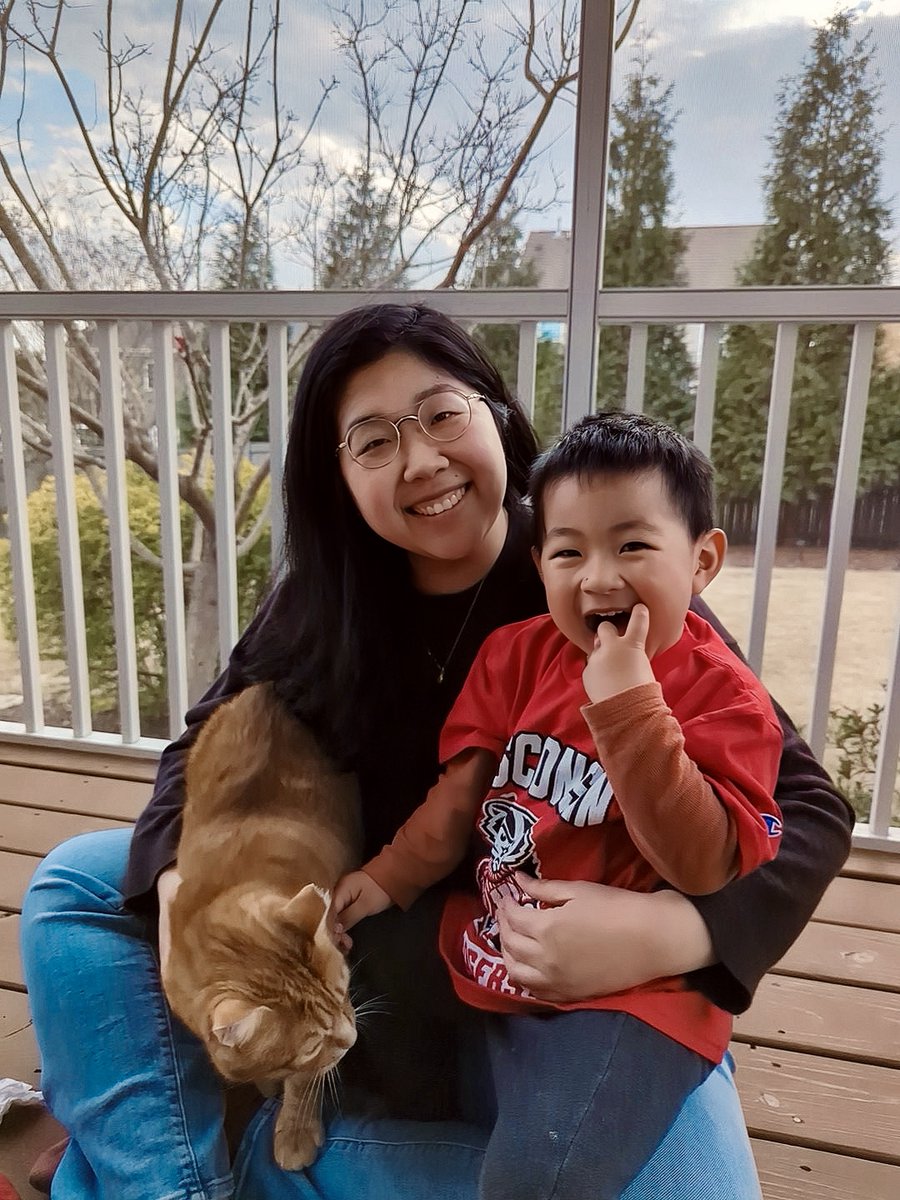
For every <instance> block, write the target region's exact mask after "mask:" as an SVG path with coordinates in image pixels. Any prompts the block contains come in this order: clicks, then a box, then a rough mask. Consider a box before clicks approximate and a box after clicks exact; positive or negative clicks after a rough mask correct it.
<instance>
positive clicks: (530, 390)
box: [516, 321, 538, 421]
mask: <svg viewBox="0 0 900 1200" xmlns="http://www.w3.org/2000/svg"><path fill="white" fill-rule="evenodd" d="M537 332H538V327H537V321H520V322H519V365H518V369H517V371H516V393H517V395H518V397H519V403H520V404H521V405H522V407H523V408H524V409H525V411H526V412H527V413H528V419H529V420H530V421H534V385H535V373H536V371H537Z"/></svg>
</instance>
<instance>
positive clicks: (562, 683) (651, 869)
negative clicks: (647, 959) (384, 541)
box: [364, 612, 782, 1060]
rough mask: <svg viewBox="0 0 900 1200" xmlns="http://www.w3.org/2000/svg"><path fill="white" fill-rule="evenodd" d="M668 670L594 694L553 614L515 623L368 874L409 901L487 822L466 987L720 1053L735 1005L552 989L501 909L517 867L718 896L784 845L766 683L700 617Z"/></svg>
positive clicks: (459, 945) (448, 936)
mask: <svg viewBox="0 0 900 1200" xmlns="http://www.w3.org/2000/svg"><path fill="white" fill-rule="evenodd" d="M651 665H652V667H653V672H654V675H655V676H656V680H657V682H656V683H652V684H644V685H642V686H640V687H635V688H632V689H630V690H628V691H626V692H623V693H621V694H619V695H617V696H613V697H610V698H609V699H607V700H604V701H602V702H600V703H598V704H591V703H587V702H586V700H587V698H586V696H585V693H584V686H583V684H582V680H581V674H582V671H583V669H584V656H583V654H582V653H581V652H580V651H579V650H578V648H577V647H574V646H572V645H571V644H570V643H569V642H568V641H567V640H566V639H565V638H564V637H563V635H562V634H561V633H559V631H558V630H557V629H556V627H555V625H554V624H553V622H552V620H551V619H550V618H549V617H537V618H534V619H532V620H529V621H524V622H521V623H519V624H518V625H512V626H507V627H505V628H503V629H500V630H497V632H496V633H494V634H492V635H491V637H489V638H488V639H487V641H486V642H485V644H484V646H483V647H482V649H481V651H480V652H479V655H478V657H477V658H476V660H475V663H474V664H473V667H472V670H471V672H470V674H469V678H468V680H467V681H466V685H465V687H464V688H463V691H462V692H461V693H460V696H459V698H458V699H457V701H456V704H455V705H454V707H453V709H452V711H451V713H450V715H449V717H448V719H447V722H446V724H445V726H444V731H443V734H442V737H441V751H440V753H441V760H442V762H445V763H447V764H448V765H447V769H446V771H445V773H444V774H443V775H442V776H441V778H440V780H439V781H438V782H437V784H435V786H434V787H433V788H432V790H431V792H430V793H429V795H428V797H427V799H426V801H425V803H424V804H423V805H422V806H421V807H420V808H419V809H418V810H417V811H416V812H415V813H414V814H413V816H412V817H411V818H410V820H409V821H408V822H407V823H406V824H405V825H404V826H403V827H402V829H401V830H400V831H399V832H398V834H397V836H396V837H395V839H394V841H393V843H392V844H391V845H390V846H388V847H385V849H384V850H383V851H382V853H381V854H379V855H378V856H377V857H376V858H374V859H372V860H371V862H369V863H368V864H367V865H366V866H365V867H364V870H365V871H366V872H367V873H368V874H369V875H371V876H372V878H374V879H375V880H376V882H377V883H379V884H380V885H381V886H382V887H383V888H384V890H385V891H386V892H387V893H388V895H390V896H391V898H392V899H393V900H394V901H395V902H396V903H397V904H400V905H401V906H404V907H406V906H408V905H409V904H410V903H412V901H413V900H415V899H416V897H417V896H418V895H419V894H420V893H421V892H422V891H424V890H425V889H426V888H427V887H429V886H431V884H433V883H435V882H437V881H438V880H439V879H442V878H443V877H444V876H446V875H447V874H448V873H449V872H450V871H451V870H452V869H453V868H454V867H455V866H456V865H457V864H458V863H459V862H460V861H461V859H462V858H463V857H464V855H465V853H466V850H467V848H468V846H469V844H470V841H471V838H472V832H473V827H474V828H475V829H477V832H478V833H479V834H480V836H481V838H482V839H483V841H482V844H481V846H480V849H484V854H483V856H482V857H481V859H480V861H479V863H478V867H477V878H478V884H479V891H480V893H481V895H480V899H476V898H474V897H470V896H460V897H457V898H454V900H452V901H451V902H450V904H449V905H448V909H447V912H446V913H445V917H444V921H443V925H442V929H441V946H442V950H443V952H444V955H445V957H446V959H447V961H448V965H449V967H450V970H451V974H452V976H453V981H454V985H455V987H456V990H457V992H458V994H459V995H460V996H461V997H462V998H463V999H465V1000H466V1001H468V1002H469V1003H472V1004H474V1005H475V1006H476V1007H481V1008H488V1009H492V1010H495V1011H517V1010H520V1009H521V1008H522V1007H523V1006H525V1007H528V1008H531V1009H535V1008H557V1007H562V1008H584V1007H592V1008H614V1009H623V1010H625V1011H629V1012H633V1013H634V1015H636V1016H639V1017H641V1018H642V1019H644V1020H647V1021H648V1022H649V1023H650V1024H652V1025H654V1026H656V1027H657V1028H660V1029H662V1031H663V1032H666V1033H668V1034H669V1035H670V1036H673V1037H675V1039H676V1040H678V1041H681V1042H683V1043H684V1044H686V1045H690V1046H691V1047H692V1048H693V1049H696V1050H698V1052H700V1053H701V1054H705V1055H706V1056H707V1057H710V1058H713V1059H716V1060H717V1059H718V1058H719V1057H720V1056H721V1053H722V1051H723V1050H724V1048H725V1045H726V1044H727V1041H728V1036H729V1033H730V1021H729V1018H728V1017H727V1016H726V1014H724V1013H722V1012H721V1011H720V1010H718V1009H715V1008H714V1007H713V1006H712V1005H710V1004H709V1003H708V1001H706V1000H704V999H703V998H702V997H701V996H699V994H697V993H693V992H688V991H686V990H685V989H684V985H683V983H682V982H681V981H680V980H660V981H655V982H654V984H653V985H650V986H648V987H646V988H640V989H634V990H633V991H631V992H629V993H627V994H624V995H622V996H612V997H602V998H600V999H596V1000H589V1001H585V1002H582V1003H579V1004H574V1005H553V1004H549V1003H548V1002H543V1001H538V1000H536V999H535V998H534V997H532V996H529V995H527V993H524V992H523V990H522V989H520V988H518V987H516V986H515V985H514V984H512V983H511V982H510V980H509V979H508V978H507V977H506V972H505V967H504V965H503V960H502V955H501V953H500V946H499V938H498V933H497V928H496V921H495V919H494V913H495V909H496V904H497V902H498V900H499V899H501V898H502V897H503V896H504V895H509V894H515V895H517V897H519V898H521V897H520V896H519V892H518V888H517V887H516V885H515V882H514V874H515V872H516V871H517V870H522V871H524V872H525V873H526V874H529V873H530V874H534V875H537V876H540V877H542V878H547V879H583V880H589V881H593V882H597V883H606V884H612V885H614V886H618V887H626V888H631V889H633V890H638V891H649V890H652V889H654V888H655V887H657V886H659V885H660V883H661V881H665V882H668V883H670V884H671V885H672V886H674V887H676V888H678V889H679V890H681V891H686V892H695V893H702V892H708V891H713V890H715V889H717V888H719V887H721V886H723V884H724V883H725V882H726V881H727V880H728V878H730V877H731V876H732V875H734V874H745V873H747V872H748V871H751V870H753V869H754V867H756V866H759V865H760V864H761V863H763V862H766V861H768V860H769V859H770V858H772V857H774V855H775V853H776V851H777V847H778V841H779V833H780V828H781V822H780V817H779V814H778V809H777V806H776V805H775V802H774V800H773V799H772V793H773V790H774V786H775V780H776V777H777V772H778V763H779V759H780V755H781V747H782V735H781V729H780V726H779V725H778V722H777V719H776V717H775V714H774V711H773V710H772V706H771V701H770V700H769V698H768V696H767V695H766V692H765V690H764V689H763V687H762V685H761V684H760V683H759V681H758V680H757V679H756V678H755V676H753V674H752V672H750V670H749V668H747V667H746V666H745V665H744V664H743V663H742V662H741V661H740V660H739V659H737V658H736V657H735V656H734V655H733V654H732V652H731V651H730V650H729V649H728V648H727V647H726V646H725V644H724V643H723V642H722V641H721V639H720V638H719V637H718V635H717V634H716V633H715V632H714V631H713V630H712V628H711V627H710V626H709V625H708V624H707V623H706V622H705V621H703V620H702V619H701V618H699V617H697V616H695V615H694V614H693V613H690V612H689V613H688V614H687V619H686V623H685V629H684V632H683V634H682V637H681V639H680V640H679V641H678V642H677V643H676V644H675V645H674V646H672V647H670V648H669V649H668V650H666V651H664V652H663V653H662V654H660V655H657V657H656V658H655V659H654V660H653V661H652V664H651Z"/></svg>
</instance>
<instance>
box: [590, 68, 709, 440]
mask: <svg viewBox="0 0 900 1200" xmlns="http://www.w3.org/2000/svg"><path fill="white" fill-rule="evenodd" d="M676 115H677V114H675V113H673V111H672V86H671V85H669V87H663V85H662V82H661V80H660V78H659V76H658V75H655V74H653V73H651V72H650V71H649V70H648V65H647V61H646V59H645V58H644V56H643V55H641V57H639V58H638V59H637V61H636V63H635V66H634V69H633V70H632V71H631V73H630V74H629V75H628V76H627V77H626V79H625V86H624V93H623V95H622V97H621V99H619V100H618V101H616V102H615V103H614V104H613V106H612V114H611V126H612V130H611V138H610V146H609V175H608V180H607V209H606V237H605V250H604V259H603V286H604V287H606V288H627V287H671V286H676V285H677V284H679V283H680V282H681V278H680V263H681V258H682V255H683V254H684V236H683V234H682V233H681V232H680V231H679V230H678V229H674V228H672V227H671V226H670V224H669V223H668V222H669V220H670V217H671V208H672V201H673V192H674V175H673V171H672V166H671V157H672V147H673V136H672V130H673V127H674V124H675V118H676ZM628 342H629V330H628V329H627V328H626V327H616V326H607V327H606V328H604V329H602V330H601V333H600V350H599V366H598V373H597V399H598V404H599V405H600V407H602V408H610V407H612V408H614V407H616V406H619V405H621V404H622V403H623V402H624V399H625V385H626V378H627V373H628V371H627V369H628ZM692 382H693V369H692V366H691V362H690V359H689V357H688V353H687V349H686V347H685V344H684V336H683V333H682V330H681V329H680V328H678V327H675V326H660V325H653V326H651V327H650V330H649V334H648V339H647V362H646V373H645V388H644V408H645V410H646V411H647V412H649V413H652V414H653V415H654V416H658V417H661V418H663V419H664V420H667V421H670V422H671V423H672V424H674V425H677V426H678V427H679V428H680V429H683V430H687V431H689V430H690V425H691V414H692V412H693V398H692Z"/></svg>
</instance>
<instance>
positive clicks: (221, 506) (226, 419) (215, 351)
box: [209, 321, 238, 670]
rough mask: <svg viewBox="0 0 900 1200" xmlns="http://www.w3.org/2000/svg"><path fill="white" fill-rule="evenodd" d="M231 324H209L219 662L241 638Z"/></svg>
mask: <svg viewBox="0 0 900 1200" xmlns="http://www.w3.org/2000/svg"><path fill="white" fill-rule="evenodd" d="M228 333H229V327H228V325H227V324H225V323H224V322H223V321H214V322H213V323H212V324H211V325H210V327H209V374H210V386H211V388H212V418H213V464H214V468H215V480H216V484H215V491H216V579H217V582H218V602H219V664H220V670H221V669H224V667H225V664H226V663H227V662H228V658H229V655H230V654H231V649H232V647H233V646H234V644H235V642H236V641H237V639H238V610H237V551H236V546H235V532H234V443H233V441H232V428H231V348H230V346H229V344H228Z"/></svg>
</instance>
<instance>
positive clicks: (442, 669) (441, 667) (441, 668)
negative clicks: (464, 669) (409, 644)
mask: <svg viewBox="0 0 900 1200" xmlns="http://www.w3.org/2000/svg"><path fill="white" fill-rule="evenodd" d="M485 579H487V576H486V575H485V576H484V578H483V579H482V580H481V582H480V583H479V584H478V587H477V588H476V589H475V595H474V596H473V597H472V603H471V604H470V605H469V608H468V610H467V612H466V615H465V616H464V617H463V623H462V625H460V627H459V630H458V631H457V634H456V637H455V638H454V639H453V645H452V646H451V647H450V653H449V654H448V655H447V657H446V658H445V659H444V661H443V662H441V661H440V660H439V659H438V657H437V655H435V654H434V653H433V652H432V650H431V647H430V646H429V645H428V643H427V642H426V644H425V650H426V651H427V653H428V657H429V658H430V659H431V661H432V662H433V663H434V665H435V666H436V667H437V669H438V678H437V681H438V683H443V682H444V675H445V674H446V671H447V667H448V666H449V665H450V659H451V658H452V657H453V655H454V654H455V653H456V647H457V646H458V645H459V639H460V638H461V637H462V635H463V633H465V629H466V626H467V625H468V623H469V618H470V617H471V615H472V613H473V612H474V611H475V605H476V604H477V603H478V597H479V596H480V595H481V589H482V588H483V587H484V581H485Z"/></svg>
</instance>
